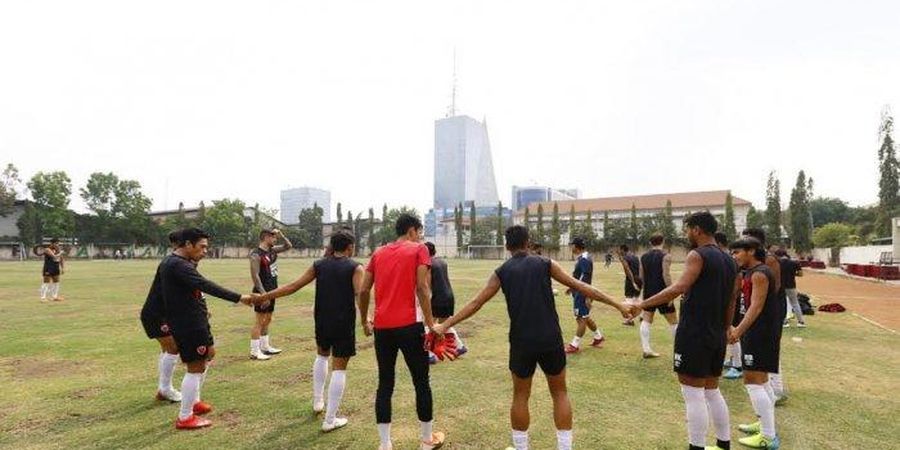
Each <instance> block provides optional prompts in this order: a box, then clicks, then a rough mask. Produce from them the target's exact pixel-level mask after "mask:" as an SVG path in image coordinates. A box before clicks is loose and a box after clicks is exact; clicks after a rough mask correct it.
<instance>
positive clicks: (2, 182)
mask: <svg viewBox="0 0 900 450" xmlns="http://www.w3.org/2000/svg"><path fill="white" fill-rule="evenodd" d="M21 186H22V180H21V179H20V178H19V169H17V168H16V166H14V165H12V163H10V164H7V165H6V168H5V169H3V173H2V174H0V217H6V216H8V215H9V213H11V212H12V211H13V206H14V205H15V203H16V197H18V189H19V188H20V187H21Z"/></svg>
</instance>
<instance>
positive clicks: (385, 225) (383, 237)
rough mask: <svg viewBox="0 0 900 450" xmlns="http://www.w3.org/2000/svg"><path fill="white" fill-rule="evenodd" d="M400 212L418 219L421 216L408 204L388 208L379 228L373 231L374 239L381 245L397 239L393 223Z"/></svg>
mask: <svg viewBox="0 0 900 450" xmlns="http://www.w3.org/2000/svg"><path fill="white" fill-rule="evenodd" d="M400 214H411V215H413V216H415V217H418V218H419V219H420V220H421V218H422V216H421V215H419V212H418V211H416V209H415V208H410V207H408V206H401V207H400V208H399V209H397V208H391V209H389V210H388V211H387V213H386V214H385V215H384V218H383V219H382V220H383V222H382V226H381V228H380V229H379V230H378V232H377V233H375V236H376V238H375V239H376V240H377V241H378V242H379V243H380V244H381V245H384V244H387V243H389V242H393V241H395V240H397V234H396V232H395V231H394V224H395V223H397V218H399V217H400Z"/></svg>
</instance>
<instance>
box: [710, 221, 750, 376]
mask: <svg viewBox="0 0 900 450" xmlns="http://www.w3.org/2000/svg"><path fill="white" fill-rule="evenodd" d="M713 237H714V238H715V239H716V245H718V246H719V248H720V249H722V251H723V252H728V254H731V249H730V248H728V236H727V235H726V234H725V233H723V232H721V231H716V233H715V234H714V235H713ZM732 262H733V263H734V264H735V273H737V272H739V270H738V269H737V263H736V262H734V258H732ZM741 295H743V294H741V293H738V299H737V304H736V305H735V307H734V318H733V319H732V321H731V326H733V327H736V326H738V324H739V323H741V319H743V318H744V311H743V306H742V300H741V297H740V296H741ZM741 364H743V363H742V362H741V342H740V341H738V342H735V343H733V344H732V343H729V344H728V356H727V357H726V358H725V368H726V369H727V370H725V373H724V374H723V375H722V378H725V379H726V380H737V379H738V378H741V377H742V376H743V374H742V373H741V370H742V369H741Z"/></svg>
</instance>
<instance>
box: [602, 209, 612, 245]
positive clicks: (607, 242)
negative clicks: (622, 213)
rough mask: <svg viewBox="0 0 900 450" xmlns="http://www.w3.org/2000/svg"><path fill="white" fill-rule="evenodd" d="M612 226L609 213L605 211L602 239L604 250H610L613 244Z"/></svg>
mask: <svg viewBox="0 0 900 450" xmlns="http://www.w3.org/2000/svg"><path fill="white" fill-rule="evenodd" d="M610 226H611V224H610V222H609V211H603V238H602V241H601V243H602V246H603V248H608V247H609V246H610V245H612V243H611V242H610V240H609V232H610V228H609V227H610Z"/></svg>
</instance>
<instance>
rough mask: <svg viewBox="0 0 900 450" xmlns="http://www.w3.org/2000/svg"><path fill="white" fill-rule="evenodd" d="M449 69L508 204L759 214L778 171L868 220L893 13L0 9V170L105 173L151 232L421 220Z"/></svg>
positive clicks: (206, 5) (269, 6)
mask: <svg viewBox="0 0 900 450" xmlns="http://www.w3.org/2000/svg"><path fill="white" fill-rule="evenodd" d="M454 48H455V49H456V53H457V67H458V78H459V96H458V102H457V103H458V105H459V110H460V112H462V113H465V114H468V115H471V116H473V117H475V118H478V119H479V120H480V119H482V118H485V117H486V118H487V121H488V127H489V133H490V138H491V141H492V142H491V144H492V148H493V155H494V167H495V169H496V176H497V182H498V189H499V191H500V196H501V199H502V200H504V202H507V203H508V201H509V196H510V187H511V186H512V185H513V184H530V183H541V184H549V185H553V186H559V187H578V188H581V190H582V192H583V193H584V194H585V195H586V196H607V195H629V194H647V193H659V192H680V191H690V190H711V189H732V190H733V191H734V193H735V195H737V196H739V197H743V198H746V199H748V200H751V201H753V202H755V203H757V205H761V203H762V198H763V195H764V189H765V179H766V173H767V172H768V171H769V170H773V169H774V170H776V171H777V172H778V174H779V175H780V177H781V179H782V184H783V189H782V197H783V199H784V202H785V206H786V204H787V198H788V196H789V191H790V187H791V186H793V184H794V180H795V177H796V173H797V171H798V170H799V169H805V170H806V171H807V173H808V174H809V175H810V176H812V177H813V178H814V179H815V182H816V194H818V195H825V196H839V197H841V198H843V199H845V200H847V201H849V202H851V203H852V204H869V203H874V202H875V201H876V195H877V165H876V159H875V158H876V150H877V148H878V135H877V129H878V124H879V118H880V112H881V110H882V108H883V107H884V105H886V104H892V105H894V107H895V108H900V2H896V1H867V2H854V1H843V2H840V1H823V0H816V1H811V0H792V1H788V2H785V1H769V0H765V1H753V2H747V1H723V0H715V1H691V2H672V1H640V2H637V1H603V2H598V1H583V2H565V1H546V2H540V3H531V2H521V1H517V2H500V1H491V2H489V1H443V2H433V1H422V0H418V1H410V2H391V1H385V0H381V1H359V2H346V1H335V0H327V1H300V2H297V1H281V2H263V1H254V2H228V1H221V0H220V1H208V2H204V1H189V2H184V1H177V2H167V1H155V2H134V1H122V0H115V1H107V2H99V1H77V2H75V1H26V2H22V1H7V2H3V3H2V4H0V163H4V164H5V162H7V161H9V162H13V163H14V164H16V165H17V166H19V168H20V170H21V171H22V172H23V175H24V176H26V177H30V176H31V175H32V174H33V173H34V172H36V171H38V170H57V169H64V170H66V171H67V172H68V173H69V174H70V176H71V177H72V178H73V180H74V182H75V184H76V187H78V186H81V185H83V184H84V182H85V180H86V179H87V177H88V175H89V174H90V173H91V172H94V171H114V172H116V173H118V174H119V175H120V176H122V177H125V178H133V179H137V180H139V181H140V182H141V183H142V184H143V186H144V188H145V190H146V192H147V193H148V194H149V195H150V196H151V197H152V198H153V200H154V208H155V209H161V208H164V207H169V208H174V207H175V206H177V204H178V202H179V201H184V202H185V204H186V205H192V204H196V203H197V202H199V201H200V200H207V201H209V200H212V199H217V198H221V197H237V198H241V199H243V200H245V201H246V202H248V203H251V204H252V203H255V202H259V203H260V204H261V205H264V206H268V207H273V208H277V207H278V201H279V198H278V195H279V190H280V189H282V188H286V187H290V186H302V185H311V186H318V187H323V188H327V189H330V190H331V191H332V200H333V201H335V202H336V201H342V202H343V203H344V210H345V211H346V210H347V209H351V210H356V211H361V210H362V209H363V208H368V207H369V206H375V207H376V211H378V210H379V209H380V208H379V207H380V205H381V204H383V203H385V202H387V203H388V204H391V205H399V204H409V205H413V206H416V207H418V208H419V209H420V210H423V209H426V208H427V207H428V206H429V205H430V204H431V199H432V190H433V181H432V178H433V170H432V162H433V144H434V130H433V121H434V119H436V118H439V117H442V116H443V115H444V114H445V112H446V110H447V106H448V104H449V102H450V87H451V84H452V67H453V52H454ZM76 192H77V189H76ZM73 197H75V198H73V207H75V208H76V209H82V206H81V202H80V201H79V200H78V199H77V195H75V196H73Z"/></svg>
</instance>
